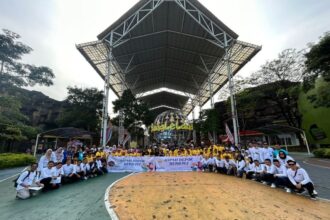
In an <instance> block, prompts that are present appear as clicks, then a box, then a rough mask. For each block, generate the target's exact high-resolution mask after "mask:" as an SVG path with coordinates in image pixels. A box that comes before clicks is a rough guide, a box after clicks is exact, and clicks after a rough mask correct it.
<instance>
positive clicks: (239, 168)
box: [235, 154, 246, 178]
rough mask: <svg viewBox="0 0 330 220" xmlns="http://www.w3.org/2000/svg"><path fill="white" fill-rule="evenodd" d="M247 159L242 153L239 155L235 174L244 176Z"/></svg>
mask: <svg viewBox="0 0 330 220" xmlns="http://www.w3.org/2000/svg"><path fill="white" fill-rule="evenodd" d="M245 165H246V164H245V161H244V157H243V156H242V155H241V154H240V155H238V157H237V161H236V170H235V176H237V177H240V178H242V177H243V173H244V168H245Z"/></svg>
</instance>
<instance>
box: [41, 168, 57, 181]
mask: <svg viewBox="0 0 330 220" xmlns="http://www.w3.org/2000/svg"><path fill="white" fill-rule="evenodd" d="M53 175H54V170H53V167H52V168H51V169H49V168H48V167H46V168H43V169H42V171H41V179H45V178H48V177H53Z"/></svg>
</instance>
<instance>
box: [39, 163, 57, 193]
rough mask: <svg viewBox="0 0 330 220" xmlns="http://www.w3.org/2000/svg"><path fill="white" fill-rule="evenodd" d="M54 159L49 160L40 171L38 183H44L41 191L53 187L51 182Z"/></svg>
mask: <svg viewBox="0 0 330 220" xmlns="http://www.w3.org/2000/svg"><path fill="white" fill-rule="evenodd" d="M53 167H54V161H49V162H48V166H47V167H45V168H43V169H42V171H41V178H40V181H39V182H40V183H42V184H44V188H43V189H42V191H43V192H46V191H48V190H51V189H52V188H53V184H52V183H51V181H52V179H53V176H54V169H53Z"/></svg>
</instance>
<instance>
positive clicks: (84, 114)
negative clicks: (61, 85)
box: [58, 87, 103, 132]
mask: <svg viewBox="0 0 330 220" xmlns="http://www.w3.org/2000/svg"><path fill="white" fill-rule="evenodd" d="M102 100H103V93H102V91H99V90H97V89H96V88H86V89H82V88H77V87H68V96H67V98H66V100H65V102H66V103H67V107H66V108H65V109H64V111H63V112H62V113H61V114H60V117H59V120H58V123H59V125H60V126H69V127H71V126H72V127H76V128H81V129H85V130H88V131H93V132H96V131H98V130H99V129H100V121H101V120H100V119H101V116H102Z"/></svg>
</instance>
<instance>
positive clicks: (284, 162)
mask: <svg viewBox="0 0 330 220" xmlns="http://www.w3.org/2000/svg"><path fill="white" fill-rule="evenodd" d="M277 159H278V161H280V164H281V165H284V166H286V162H287V161H288V160H293V161H294V159H293V158H292V157H290V156H289V155H286V158H285V159H282V158H280V156H279V155H277Z"/></svg>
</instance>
